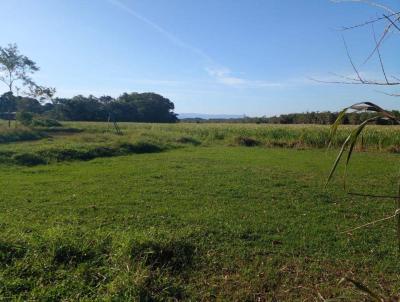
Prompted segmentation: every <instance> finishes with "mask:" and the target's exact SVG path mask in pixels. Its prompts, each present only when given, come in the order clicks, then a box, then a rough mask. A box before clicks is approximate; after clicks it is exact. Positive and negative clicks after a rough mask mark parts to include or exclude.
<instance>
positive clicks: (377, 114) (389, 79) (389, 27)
mask: <svg viewBox="0 0 400 302" xmlns="http://www.w3.org/2000/svg"><path fill="white" fill-rule="evenodd" d="M331 1H332V2H358V3H362V4H367V5H371V6H372V7H374V8H377V9H378V10H379V11H378V12H377V14H376V16H375V17H374V18H372V19H369V20H367V21H365V22H363V23H359V24H356V25H353V26H347V27H342V28H341V31H342V32H346V31H353V30H358V29H360V28H364V27H367V26H370V27H371V30H372V36H373V40H374V42H375V46H374V48H373V49H372V51H371V52H370V53H369V54H368V56H367V58H366V59H365V60H364V62H363V63H362V64H361V66H364V65H365V64H366V63H367V62H368V61H370V59H371V58H372V57H373V56H376V57H377V58H378V60H377V62H379V64H380V71H381V73H382V76H383V80H374V79H368V78H366V77H365V75H363V74H362V73H361V72H360V71H359V67H357V65H356V64H355V62H354V60H353V58H352V56H351V55H350V51H349V48H348V46H347V43H346V40H345V38H344V36H342V37H343V43H344V47H345V50H346V54H347V58H348V60H349V62H350V64H351V67H352V69H353V72H354V76H344V75H337V76H338V80H333V81H319V82H328V83H334V84H350V85H367V86H370V85H372V86H377V87H386V88H393V87H397V86H398V85H400V78H399V77H398V76H394V75H388V72H387V70H386V68H385V66H384V63H383V59H382V55H381V47H382V45H383V44H384V42H385V41H386V40H387V38H388V37H390V36H392V35H393V34H399V33H400V8H395V9H393V8H391V7H389V6H387V5H383V4H382V3H377V2H372V1H369V0H331ZM376 25H378V26H382V32H381V34H380V36H377V35H376V32H375V26H376ZM383 94H385V95H389V96H392V97H400V94H399V93H393V92H383ZM351 111H353V112H358V113H360V112H368V113H370V115H369V116H368V118H367V119H366V120H364V121H363V122H362V123H361V124H360V125H358V126H357V127H355V128H354V129H352V130H351V132H350V134H349V135H348V136H347V137H346V139H345V140H344V142H343V144H342V146H341V149H340V151H339V154H338V155H337V157H336V160H335V161H334V163H333V165H332V168H331V170H330V173H329V176H328V178H327V182H326V185H327V184H328V183H329V182H330V181H331V179H332V177H333V175H334V174H335V172H336V171H337V167H338V165H339V163H340V162H341V160H342V158H343V156H345V160H344V161H345V163H344V165H345V167H344V186H345V187H346V175H347V168H348V165H349V162H350V160H351V158H352V154H353V151H354V148H355V146H356V144H357V142H358V140H359V139H360V138H361V137H362V133H363V131H364V130H365V128H366V126H367V125H368V124H370V123H374V122H375V123H376V122H379V121H380V120H386V121H391V122H392V123H394V124H398V123H399V122H400V120H399V118H398V117H396V116H394V115H393V114H392V113H391V112H388V111H387V110H384V109H383V108H381V107H380V106H378V105H376V104H374V103H371V102H361V103H356V104H354V105H352V106H350V107H347V108H345V109H343V110H342V111H341V112H340V113H339V115H338V117H337V119H336V121H335V122H334V123H333V124H332V126H331V134H330V139H329V146H330V145H331V144H332V142H333V140H334V138H335V135H336V133H337V130H338V127H339V125H340V124H341V123H343V120H344V118H345V117H346V114H347V113H349V112H351ZM353 195H361V196H368V197H375V198H388V197H390V198H393V199H395V200H396V209H395V212H394V214H393V215H391V216H389V217H385V218H382V219H378V220H376V221H373V222H370V223H367V224H364V225H362V226H359V227H356V228H353V229H352V230H351V231H353V230H356V229H361V228H363V227H366V226H370V225H373V224H375V223H378V222H381V221H386V220H389V219H393V218H395V219H396V220H397V239H398V252H399V255H400V177H399V183H398V189H397V195H395V196H377V195H370V194H354V193H353ZM347 232H348V231H346V233H347ZM343 282H347V283H351V284H353V285H354V286H355V287H356V288H357V289H359V290H360V291H362V292H363V293H365V294H367V295H368V296H369V297H370V298H371V299H372V300H373V301H381V302H382V301H400V298H399V297H389V298H388V297H382V296H381V295H379V294H376V293H374V292H373V291H372V290H370V289H369V288H368V287H367V286H365V285H364V284H363V283H361V282H359V281H356V280H353V279H352V278H351V277H350V276H347V277H344V278H342V280H341V281H340V282H339V283H343Z"/></svg>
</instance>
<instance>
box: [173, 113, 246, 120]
mask: <svg viewBox="0 0 400 302" xmlns="http://www.w3.org/2000/svg"><path fill="white" fill-rule="evenodd" d="M243 117H245V115H238V114H236V115H231V114H204V113H179V114H178V118H179V119H195V118H201V119H205V120H208V119H232V118H243Z"/></svg>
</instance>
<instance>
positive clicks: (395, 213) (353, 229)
mask: <svg viewBox="0 0 400 302" xmlns="http://www.w3.org/2000/svg"><path fill="white" fill-rule="evenodd" d="M399 214H400V209H397V210H396V211H395V212H394V214H393V215H391V216H388V217H385V218H381V219H378V220H374V221H371V222H368V223H366V224H363V225H360V226H358V227H355V228H352V229H349V230H346V231H343V232H340V234H344V233H351V232H353V231H356V230H359V229H362V228H365V227H368V226H370V225H374V224H377V223H378V222H382V221H386V220H389V219H393V218H395V217H396V216H398V215H399Z"/></svg>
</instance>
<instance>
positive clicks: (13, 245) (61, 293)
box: [0, 125, 400, 301]
mask: <svg viewBox="0 0 400 302" xmlns="http://www.w3.org/2000/svg"><path fill="white" fill-rule="evenodd" d="M74 126H75V125H74ZM88 127H89V126H87V128H86V129H88ZM90 127H91V126H90ZM130 127H132V134H130V135H127V136H128V137H129V138H130V140H131V141H134V139H139V138H140V137H141V136H142V134H140V133H135V131H136V130H137V131H138V132H140V131H139V129H142V130H141V131H143V132H142V133H144V130H143V128H146V127H148V130H149V131H150V133H151V132H152V131H153V130H152V129H156V130H154V131H155V132H158V133H159V132H160V131H165V132H163V133H164V134H166V133H168V131H169V130H167V129H171V126H168V125H166V126H164V125H149V126H145V125H138V126H136V125H130ZM153 127H154V128H153ZM164 127H165V128H164ZM173 127H175V126H173ZM173 127H172V128H173ZM176 127H177V128H178V129H179V127H189V126H187V125H176ZM193 127H194V128H193V129H196V128H195V127H196V125H193ZM210 127H211V126H210ZM98 129H99V128H94V129H92V131H93V132H96V130H98ZM160 129H162V130H160ZM175 129H176V128H175ZM185 129H186V128H185ZM220 129H221V131H224V128H223V127H221V128H220ZM251 129H253V128H251ZM255 129H258V128H257V127H256V128H255ZM88 131H89V130H88ZM171 131H172V130H171ZM193 131H194V132H193V134H192V135H188V134H187V133H186V132H187V130H185V135H186V136H190V137H192V138H193V139H198V140H200V138H199V136H198V134H196V133H197V132H196V130H193ZM213 131H214V130H213ZM226 131H228V132H229V131H230V130H226ZM246 131H247V130H246ZM180 134H181V133H180ZM85 135H88V136H86V141H87V144H88V145H91V144H97V143H98V141H97V139H96V142H91V141H88V137H89V136H90V135H91V134H90V133H89V134H88V133H86V134H78V135H73V136H66V137H57V138H55V139H54V141H49V142H47V140H45V141H38V142H27V143H17V144H12V145H7V146H6V145H4V146H2V148H5V149H7V148H8V150H20V149H19V148H21V150H22V149H26V148H27V146H31V147H32V150H36V149H35V148H37V149H40V148H45V147H46V146H43V145H46V144H47V143H49V144H50V145H52V147H55V145H56V146H61V145H62V143H61V142H62V141H64V143H65V144H72V145H74V144H78V143H79V144H80V143H83V141H81V139H82V136H85ZM98 135H100V137H103V135H108V134H101V131H100V132H99V133H98ZM150 136H151V135H148V136H147V139H149V137H150ZM166 136H168V135H167V134H166V135H165V136H164V135H159V134H158V138H153V140H157V141H159V142H163V143H166V142H167V141H172V138H176V137H178V135H177V134H176V133H175V132H174V134H171V135H170V136H168V137H167V138H166ZM234 136H236V133H235V134H234ZM110 137H111V136H110ZM97 138H98V137H97ZM115 139H116V140H121V139H122V140H124V139H126V138H125V137H122V138H120V137H119V138H115ZM113 140H114V138H113ZM104 143H109V142H108V141H105V142H104ZM53 144H55V145H53ZM177 144H178V145H179V144H183V145H185V146H186V147H185V148H171V149H170V150H169V151H167V152H162V153H153V154H134V155H129V156H119V157H112V158H98V159H94V160H91V161H86V162H82V161H75V162H64V163H56V164H51V165H39V166H36V167H23V166H17V165H4V164H3V165H0V170H1V171H0V187H1V188H2V189H1V195H0V234H1V235H0V297H2V298H3V300H12V299H14V300H20V301H25V300H28V299H32V300H37V301H59V300H67V301H76V300H81V301H96V300H97V301H104V300H106V301H139V300H140V301H165V300H168V299H170V300H173V299H176V300H187V301H201V300H203V301H214V300H218V301H263V299H265V300H267V301H271V300H272V299H273V298H276V299H277V300H278V301H304V300H308V301H313V300H317V299H318V293H320V294H321V295H322V296H323V297H324V298H326V299H328V298H333V297H344V300H345V301H349V300H355V301H358V300H361V296H360V294H359V293H357V292H355V291H354V290H353V289H352V288H351V287H350V286H348V287H346V286H339V285H338V284H337V283H338V281H339V279H340V278H341V277H343V276H344V275H345V274H348V273H351V274H352V275H353V277H354V278H356V279H358V280H361V281H365V282H366V283H367V284H368V285H369V286H370V287H371V288H373V289H375V290H376V291H378V292H380V293H386V292H385V291H387V292H389V293H395V292H398V291H399V290H400V278H399V274H398V272H399V261H398V255H397V251H396V247H397V243H396V234H395V223H394V221H387V222H386V223H382V224H378V225H376V226H373V227H370V228H368V229H363V230H360V231H356V232H353V233H352V234H351V235H347V234H340V231H342V230H345V229H347V228H351V227H354V226H357V225H360V224H363V223H366V222H369V221H372V220H375V219H378V218H381V217H384V216H388V215H391V214H393V212H394V202H392V201H383V200H379V201H376V200H374V199H370V198H360V197H351V196H348V195H345V194H344V193H343V190H342V187H341V182H340V180H339V179H335V181H334V182H333V183H332V185H331V186H330V187H329V188H328V190H324V189H323V185H324V181H325V179H326V176H327V173H328V171H329V168H330V166H331V164H332V161H333V159H334V157H335V155H336V152H334V151H330V152H325V151H323V150H317V149H309V150H296V149H283V148H264V147H254V148H248V147H237V146H235V147H230V146H225V143H223V144H220V145H217V144H215V145H212V146H207V144H205V143H202V146H205V147H202V146H192V144H191V143H190V144H189V145H188V144H187V143H186V142H185V143H179V142H178V143H177ZM26 151H27V150H26ZM397 163H398V156H397V155H396V154H390V153H366V152H364V153H357V154H356V155H355V158H354V161H353V162H352V163H351V165H352V168H351V171H350V174H349V180H350V182H351V185H352V186H353V187H354V188H356V189H357V190H358V191H363V192H367V193H368V192H369V193H371V192H373V193H375V194H393V192H395V191H396V177H397V172H398V171H397V170H398V169H397ZM365 177H368V178H367V180H365Z"/></svg>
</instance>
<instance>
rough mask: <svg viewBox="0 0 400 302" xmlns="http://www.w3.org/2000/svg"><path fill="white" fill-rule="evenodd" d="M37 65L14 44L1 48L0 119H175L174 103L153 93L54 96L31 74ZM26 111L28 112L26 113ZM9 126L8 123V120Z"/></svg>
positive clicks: (162, 120) (163, 121) (48, 88)
mask: <svg viewBox="0 0 400 302" xmlns="http://www.w3.org/2000/svg"><path fill="white" fill-rule="evenodd" d="M37 71H39V67H38V66H37V65H36V63H35V62H34V61H32V60H31V59H30V58H28V57H26V56H24V55H22V54H20V52H19V50H18V47H17V45H16V44H9V45H8V46H6V47H0V82H2V83H3V84H5V85H6V87H7V89H8V92H6V93H4V94H3V95H1V96H0V118H6V119H8V120H9V121H10V120H11V119H13V118H14V117H15V116H21V114H18V115H17V114H16V113H24V114H23V116H29V114H31V115H32V114H40V115H43V116H44V117H47V118H53V119H56V120H67V121H106V120H113V121H119V122H159V123H168V122H175V121H176V120H177V117H176V114H175V113H174V104H173V103H172V102H171V101H170V100H169V99H167V98H165V97H163V96H161V95H159V94H156V93H136V92H133V93H123V94H122V95H121V96H119V97H118V98H113V97H110V96H102V97H95V96H93V95H90V96H88V97H85V96H82V95H77V96H74V97H72V98H54V95H55V93H56V89H55V88H51V87H45V86H41V85H39V84H37V83H36V82H35V81H34V80H33V78H32V74H34V73H35V72H37ZM25 113H29V114H28V115H27V114H25ZM9 125H10V122H9Z"/></svg>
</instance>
